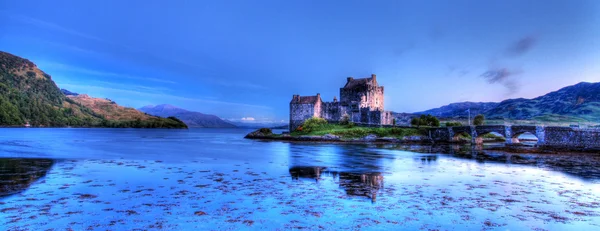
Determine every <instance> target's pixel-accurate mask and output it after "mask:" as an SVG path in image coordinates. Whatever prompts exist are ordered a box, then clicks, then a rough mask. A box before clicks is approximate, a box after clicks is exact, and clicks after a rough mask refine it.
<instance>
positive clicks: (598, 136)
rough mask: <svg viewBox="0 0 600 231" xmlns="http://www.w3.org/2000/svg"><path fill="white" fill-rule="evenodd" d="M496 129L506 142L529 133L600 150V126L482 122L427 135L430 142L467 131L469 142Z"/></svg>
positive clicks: (554, 143) (550, 142) (546, 142)
mask: <svg viewBox="0 0 600 231" xmlns="http://www.w3.org/2000/svg"><path fill="white" fill-rule="evenodd" d="M492 132H494V133H498V134H500V135H502V136H504V137H505V139H506V144H513V143H518V142H519V139H518V137H519V136H520V135H522V134H524V133H531V134H532V135H534V136H536V137H537V140H538V141H537V144H538V145H540V146H550V147H568V148H583V149H593V150H596V149H598V150H600V129H580V128H571V127H545V126H532V125H512V126H509V125H483V126H457V127H447V128H432V129H431V130H430V138H431V139H432V140H433V141H434V142H456V141H458V139H457V137H458V136H459V135H460V134H463V133H466V134H469V135H471V137H472V140H471V142H472V143H476V142H477V140H476V138H477V137H478V136H482V135H485V134H488V133H492Z"/></svg>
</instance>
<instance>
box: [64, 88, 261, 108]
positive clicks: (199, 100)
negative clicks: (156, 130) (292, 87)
mask: <svg viewBox="0 0 600 231" xmlns="http://www.w3.org/2000/svg"><path fill="white" fill-rule="evenodd" d="M59 87H61V88H66V89H70V90H72V89H80V90H78V91H79V92H78V93H80V94H85V91H81V89H85V90H95V91H101V92H112V93H121V94H130V95H135V96H140V97H152V98H159V99H161V100H167V101H168V100H171V101H173V100H179V101H188V102H197V103H210V104H221V105H230V106H240V107H251V108H261V109H271V107H268V106H264V105H255V104H245V103H236V102H227V101H219V100H213V99H203V98H190V97H182V96H176V95H169V94H164V93H154V92H143V91H139V90H134V89H120V88H114V87H103V86H94V85H78V84H59Z"/></svg>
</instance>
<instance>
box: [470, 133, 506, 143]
mask: <svg viewBox="0 0 600 231" xmlns="http://www.w3.org/2000/svg"><path fill="white" fill-rule="evenodd" d="M485 142H490V143H504V142H506V136H505V135H504V134H503V132H502V133H500V132H497V131H488V132H484V133H481V134H480V133H477V137H476V138H475V143H476V144H483V143H485Z"/></svg>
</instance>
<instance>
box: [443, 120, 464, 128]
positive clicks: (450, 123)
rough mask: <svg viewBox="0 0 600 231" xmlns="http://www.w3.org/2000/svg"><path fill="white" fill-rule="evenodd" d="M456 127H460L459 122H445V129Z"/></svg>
mask: <svg viewBox="0 0 600 231" xmlns="http://www.w3.org/2000/svg"><path fill="white" fill-rule="evenodd" d="M457 126H462V123H460V122H452V121H448V122H446V127H457Z"/></svg>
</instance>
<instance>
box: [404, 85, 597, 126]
mask: <svg viewBox="0 0 600 231" xmlns="http://www.w3.org/2000/svg"><path fill="white" fill-rule="evenodd" d="M468 108H471V115H472V116H473V115H476V114H484V115H485V116H486V118H489V119H513V120H539V121H557V122H560V121H590V122H598V121H600V83H587V82H582V83H578V84H576V85H573V86H568V87H564V88H561V89H560V90H558V91H554V92H550V93H548V94H546V95H543V96H540V97H537V98H533V99H523V98H518V99H508V100H504V101H502V102H500V103H471V102H465V103H455V104H450V105H447V106H443V107H440V108H436V109H431V110H427V111H424V112H418V113H415V114H432V115H435V116H438V117H443V118H465V117H466V114H465V110H467V109H468Z"/></svg>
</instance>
